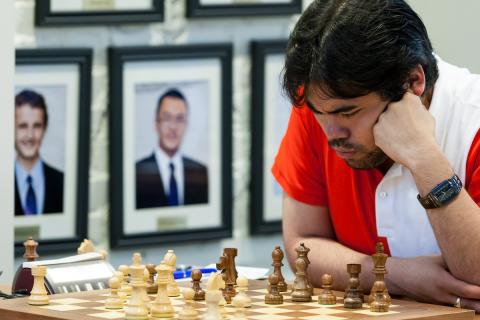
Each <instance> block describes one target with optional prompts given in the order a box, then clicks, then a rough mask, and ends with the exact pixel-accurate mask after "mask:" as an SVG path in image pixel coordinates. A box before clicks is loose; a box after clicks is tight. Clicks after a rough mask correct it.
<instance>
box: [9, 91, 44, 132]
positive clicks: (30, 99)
mask: <svg viewBox="0 0 480 320" xmlns="http://www.w3.org/2000/svg"><path fill="white" fill-rule="evenodd" d="M24 104H28V105H30V106H31V107H32V108H38V109H40V110H42V111H43V121H44V123H45V127H47V124H48V112H47V104H46V103H45V99H44V98H43V96H42V95H41V94H39V93H37V92H35V91H33V90H28V89H27V90H23V91H21V92H20V93H18V94H17V95H16V96H15V108H19V107H21V106H23V105H24Z"/></svg>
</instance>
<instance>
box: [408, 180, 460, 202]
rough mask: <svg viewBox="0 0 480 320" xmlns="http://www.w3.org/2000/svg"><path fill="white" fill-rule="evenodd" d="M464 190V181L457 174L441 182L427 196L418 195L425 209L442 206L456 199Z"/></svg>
mask: <svg viewBox="0 0 480 320" xmlns="http://www.w3.org/2000/svg"><path fill="white" fill-rule="evenodd" d="M461 190H462V181H460V178H459V177H458V176H457V175H456V174H455V175H453V177H451V178H449V179H447V180H445V181H442V182H440V183H439V184H438V185H437V186H436V187H435V188H433V189H432V191H430V192H429V193H428V194H427V195H426V196H425V197H421V196H420V194H419V195H417V199H418V201H420V204H421V205H422V206H423V207H424V208H425V209H434V208H440V207H442V206H444V205H446V204H447V203H449V202H450V201H452V200H453V199H455V198H456V197H457V196H458V194H459V193H460V191H461Z"/></svg>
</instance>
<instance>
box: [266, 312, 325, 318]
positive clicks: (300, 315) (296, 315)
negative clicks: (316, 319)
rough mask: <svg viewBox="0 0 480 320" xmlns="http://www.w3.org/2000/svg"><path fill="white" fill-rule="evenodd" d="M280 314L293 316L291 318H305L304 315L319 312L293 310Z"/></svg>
mask: <svg viewBox="0 0 480 320" xmlns="http://www.w3.org/2000/svg"><path fill="white" fill-rule="evenodd" d="M278 315H280V316H286V317H291V318H304V317H311V316H315V315H317V314H316V313H315V312H303V311H291V312H285V313H280V314H278ZM275 316H277V315H275Z"/></svg>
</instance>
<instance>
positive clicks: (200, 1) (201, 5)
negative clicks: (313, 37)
mask: <svg viewBox="0 0 480 320" xmlns="http://www.w3.org/2000/svg"><path fill="white" fill-rule="evenodd" d="M301 11H302V1H301V0H187V17H191V18H202V17H240V16H279V15H290V14H295V13H300V12H301Z"/></svg>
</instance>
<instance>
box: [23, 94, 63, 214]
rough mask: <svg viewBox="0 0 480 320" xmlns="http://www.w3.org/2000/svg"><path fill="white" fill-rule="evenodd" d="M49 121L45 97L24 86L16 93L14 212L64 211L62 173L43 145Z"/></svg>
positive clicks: (43, 212) (42, 212)
mask: <svg viewBox="0 0 480 320" xmlns="http://www.w3.org/2000/svg"><path fill="white" fill-rule="evenodd" d="M47 125H48V112H47V105H46V103H45V99H44V97H43V96H42V95H41V94H39V93H37V92H35V91H33V90H23V91H21V92H20V93H18V94H17V95H16V96H15V150H16V158H15V216H25V215H28V216H35V215H41V214H49V213H61V212H63V173H62V172H61V171H59V170H57V169H55V168H53V167H52V166H51V165H48V164H47V163H46V162H45V161H44V160H43V159H42V157H41V155H40V147H41V145H42V140H43V138H44V136H45V132H46V130H47Z"/></svg>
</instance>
